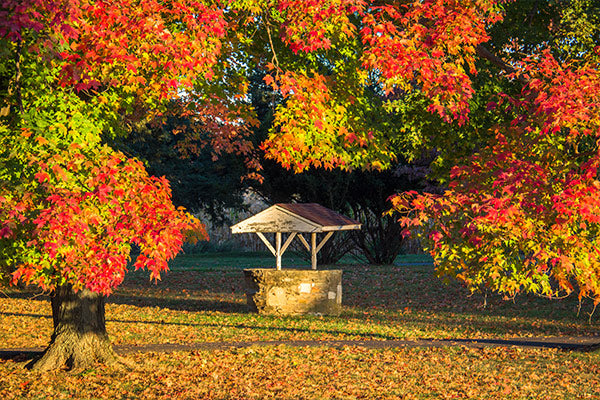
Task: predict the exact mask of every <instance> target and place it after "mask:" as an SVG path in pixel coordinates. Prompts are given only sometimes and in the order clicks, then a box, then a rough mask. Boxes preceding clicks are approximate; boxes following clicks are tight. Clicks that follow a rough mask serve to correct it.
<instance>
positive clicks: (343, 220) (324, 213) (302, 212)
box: [275, 203, 360, 227]
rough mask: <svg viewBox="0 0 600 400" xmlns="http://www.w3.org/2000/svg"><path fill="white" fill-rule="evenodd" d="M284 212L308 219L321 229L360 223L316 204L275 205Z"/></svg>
mask: <svg viewBox="0 0 600 400" xmlns="http://www.w3.org/2000/svg"><path fill="white" fill-rule="evenodd" d="M275 205H276V206H278V207H281V208H283V209H285V210H288V211H290V212H292V213H294V214H296V215H299V216H301V217H303V218H306V219H308V220H309V221H312V222H314V223H316V224H319V225H321V226H323V227H327V226H338V227H342V226H349V225H352V226H353V225H359V226H360V222H358V221H355V220H353V219H351V218H348V217H346V216H344V215H341V214H338V213H337V212H335V211H333V210H331V209H329V208H327V207H323V206H322V205H320V204H317V203H277V204H275Z"/></svg>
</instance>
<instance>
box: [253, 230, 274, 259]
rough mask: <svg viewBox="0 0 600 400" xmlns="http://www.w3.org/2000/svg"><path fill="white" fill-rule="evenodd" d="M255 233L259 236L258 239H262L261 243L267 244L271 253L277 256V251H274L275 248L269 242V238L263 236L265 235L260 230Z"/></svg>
mask: <svg viewBox="0 0 600 400" xmlns="http://www.w3.org/2000/svg"><path fill="white" fill-rule="evenodd" d="M256 234H257V235H258V237H259V238H260V240H262V241H263V243H264V244H266V245H267V248H268V249H269V250H271V253H273V255H274V256H275V257H277V252H276V251H275V248H274V247H273V245H272V244H271V242H269V240H268V239H267V238H266V237H265V235H263V233H262V232H256Z"/></svg>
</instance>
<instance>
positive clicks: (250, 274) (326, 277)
mask: <svg viewBox="0 0 600 400" xmlns="http://www.w3.org/2000/svg"><path fill="white" fill-rule="evenodd" d="M244 275H245V278H246V297H247V299H248V305H249V306H250V307H251V308H252V309H253V310H254V311H257V312H258V313H260V314H277V315H299V314H311V313H313V314H317V313H319V314H327V315H338V314H339V313H340V312H341V310H342V271H341V270H321V271H319V270H306V269H284V270H276V269H266V268H254V269H245V270H244Z"/></svg>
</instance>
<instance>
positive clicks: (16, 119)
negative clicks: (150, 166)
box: [0, 0, 600, 368]
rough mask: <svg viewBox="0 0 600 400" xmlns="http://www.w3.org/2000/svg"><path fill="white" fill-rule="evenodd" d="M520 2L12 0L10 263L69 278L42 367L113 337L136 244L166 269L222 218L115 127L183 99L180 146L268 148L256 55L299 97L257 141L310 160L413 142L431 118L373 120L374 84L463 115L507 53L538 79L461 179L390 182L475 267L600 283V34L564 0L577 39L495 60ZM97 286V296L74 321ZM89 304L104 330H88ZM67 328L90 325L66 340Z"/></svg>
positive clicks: (452, 261)
mask: <svg viewBox="0 0 600 400" xmlns="http://www.w3.org/2000/svg"><path fill="white" fill-rule="evenodd" d="M507 3H510V1H508V0H507V1H503V0H425V1H421V0H415V1H410V0H406V1H390V2H385V1H363V0H326V1H322V0H321V1H316V0H308V1H300V0H229V1H226V0H223V1H215V2H206V3H205V2H202V1H196V0H183V1H158V0H135V1H134V0H124V1H123V0H122V1H118V2H117V1H114V0H105V1H93V0H51V1H42V0H25V1H17V0H3V2H2V6H1V7H0V40H1V44H2V46H1V47H0V48H1V49H2V50H0V51H1V52H2V58H1V60H2V61H1V63H0V75H1V76H2V85H3V86H2V96H1V98H0V101H1V102H2V104H0V106H1V109H2V113H1V114H2V116H1V118H2V119H1V121H0V133H1V134H2V150H1V154H2V157H1V158H0V163H1V166H2V169H1V170H0V173H1V174H2V182H1V183H0V204H1V205H2V206H1V207H0V213H1V216H2V219H1V224H2V225H1V226H0V240H2V249H1V250H0V251H1V252H2V253H0V254H1V257H0V258H1V259H2V261H1V262H2V272H1V273H2V276H3V278H5V279H11V280H12V281H13V282H16V281H21V282H25V283H29V284H35V285H38V286H40V287H41V288H42V289H44V290H47V291H51V293H52V294H53V295H52V303H53V311H54V313H55V314H54V316H55V318H54V321H55V333H54V335H53V339H52V342H51V346H50V347H49V349H48V351H47V352H46V355H45V356H44V357H45V358H44V359H42V360H41V361H40V362H39V363H38V364H36V365H37V367H39V368H53V367H56V366H57V365H61V364H63V363H66V364H69V365H74V366H81V365H85V364H86V363H87V362H90V359H93V358H95V357H87V356H86V355H85V354H84V353H85V351H80V350H82V349H84V348H85V346H89V347H90V348H92V349H94V350H93V351H90V352H89V353H90V354H96V356H97V357H96V358H98V359H100V360H109V359H111V358H113V355H112V354H111V351H110V346H109V345H107V343H108V341H107V338H106V334H105V329H104V324H103V308H102V307H103V306H102V302H101V301H102V295H105V294H108V293H110V291H111V290H112V288H114V287H115V286H116V285H118V284H119V283H120V282H121V281H122V277H123V274H124V273H125V265H126V261H127V260H128V257H129V252H130V250H131V245H132V244H133V245H135V246H137V247H139V251H140V255H139V256H138V258H137V261H136V266H137V267H146V268H148V269H149V270H150V271H151V276H152V277H155V278H156V277H158V276H159V274H160V272H161V271H164V270H165V268H166V260H168V259H169V258H171V257H172V256H173V255H174V254H175V253H176V252H177V250H178V249H179V247H180V245H181V242H182V240H183V238H184V236H185V232H187V231H190V230H192V231H194V230H195V231H196V232H197V234H198V235H199V236H200V237H203V236H205V235H204V232H202V229H201V228H200V226H199V223H198V221H195V220H194V219H193V218H191V217H189V215H187V214H185V212H184V211H183V210H181V209H177V208H175V207H174V206H173V205H172V203H171V200H170V193H169V189H168V184H167V182H166V181H165V180H164V179H159V178H153V177H150V176H148V175H147V173H146V172H145V171H144V169H143V167H142V166H141V164H139V163H138V162H137V161H135V160H130V159H128V158H127V157H126V156H124V155H123V154H121V153H119V152H117V151H114V150H112V149H110V148H109V147H107V146H106V145H104V144H103V138H104V137H107V136H108V137H112V136H115V135H119V134H121V135H123V134H126V133H127V131H128V130H129V129H130V128H131V127H133V126H135V125H136V124H138V123H140V122H142V123H143V122H148V121H152V120H154V121H160V120H161V119H164V118H165V115H167V114H168V113H169V112H171V111H173V110H176V113H178V114H180V115H184V116H186V117H189V118H190V120H192V121H193V123H192V124H190V125H189V127H192V128H193V129H183V130H182V133H183V134H185V135H186V138H189V140H187V143H186V141H183V142H184V143H185V144H186V145H185V146H182V148H181V151H182V152H184V153H185V152H194V151H198V149H199V148H202V146H206V145H207V144H210V145H211V146H212V148H213V150H214V153H215V156H217V155H218V154H219V153H222V152H238V153H241V154H245V155H247V158H248V163H249V164H253V163H254V160H253V159H252V151H251V150H250V145H251V143H250V142H249V141H248V138H247V135H248V133H249V131H250V129H249V126H250V125H251V124H253V123H255V121H253V116H252V112H251V111H252V110H251V109H250V108H249V107H248V104H247V93H246V92H247V88H248V81H247V75H248V71H250V70H252V69H253V68H255V67H259V68H263V69H264V70H267V71H269V75H268V77H267V78H265V82H266V83H267V84H269V85H271V86H272V88H273V89H274V90H276V91H277V92H278V93H279V95H280V96H281V98H282V102H281V104H279V105H278V106H277V108H276V110H275V113H274V120H273V121H274V122H273V127H272V128H271V130H270V133H269V137H268V138H267V140H266V141H265V142H263V143H262V145H261V148H262V149H263V150H265V151H266V154H267V156H269V157H271V158H273V159H276V160H277V161H279V162H280V163H282V164H283V165H284V166H287V167H290V168H293V169H294V170H296V171H302V170H304V169H307V168H310V167H325V168H332V167H341V168H349V169H350V168H357V167H364V168H375V169H378V168H384V167H386V166H389V165H391V164H392V163H393V162H394V160H396V159H397V157H398V154H399V152H400V150H399V149H401V148H402V147H403V146H406V144H407V143H408V144H409V147H410V146H412V147H410V148H409V149H408V150H407V151H406V152H407V153H408V155H409V156H410V154H411V152H414V151H416V150H418V149H419V148H420V147H421V146H419V144H418V143H417V142H419V141H421V142H423V141H427V140H430V139H429V138H425V136H426V135H424V134H423V131H422V130H421V127H422V126H420V125H419V124H418V123H416V124H408V123H407V124H406V126H405V127H404V128H402V129H400V130H399V131H398V130H395V129H390V126H389V125H386V123H385V121H384V122H383V123H379V124H374V123H373V118H374V117H375V116H376V115H377V114H378V113H379V112H380V109H376V110H374V108H373V107H370V106H369V104H370V102H371V100H372V98H373V97H372V93H373V92H376V93H378V94H379V96H380V98H382V99H385V102H384V104H383V106H382V107H384V109H385V110H386V111H387V112H390V113H398V114H400V115H406V114H407V109H409V108H410V107H413V106H416V107H417V108H419V109H420V110H421V113H420V114H419V115H427V117H425V118H430V119H431V118H434V119H433V120H434V121H436V122H435V123H436V124H443V125H445V126H448V127H451V129H449V130H448V131H449V132H451V133H453V134H455V135H456V132H460V130H461V129H463V128H464V129H467V127H469V126H470V125H469V124H471V122H470V121H471V119H470V114H469V112H470V109H471V107H472V106H473V102H474V99H475V96H477V95H478V92H477V91H476V90H475V89H477V87H476V85H475V81H474V79H475V77H476V74H477V72H478V71H479V70H478V67H477V63H478V56H483V57H484V58H486V59H487V60H489V61H491V63H492V64H501V65H503V69H504V70H505V71H506V72H509V73H510V74H509V76H508V77H509V78H510V77H512V79H513V80H515V81H519V82H522V83H523V84H524V85H525V86H524V87H525V89H524V91H523V93H522V95H520V96H515V95H514V94H512V95H511V94H510V93H509V94H507V95H505V96H501V97H500V98H499V99H500V101H497V102H496V103H497V104H496V105H495V106H493V107H492V111H493V112H495V113H499V114H502V113H504V114H508V115H511V116H512V119H511V118H506V117H503V118H498V119H499V123H498V124H497V126H496V127H495V128H492V130H491V131H488V132H487V133H486V134H482V135H480V136H479V141H478V143H477V148H473V149H472V154H470V157H469V159H468V162H465V161H463V162H460V163H457V167H456V168H455V169H454V172H453V173H452V176H451V182H450V187H451V190H450V191H448V192H447V193H446V194H445V195H443V196H440V197H436V196H433V195H417V196H416V197H415V198H413V199H409V198H406V197H397V198H396V200H395V202H396V203H395V204H396V206H397V208H398V209H400V210H402V211H403V212H414V211H415V210H416V212H417V214H418V215H417V216H416V217H414V216H411V218H410V219H406V220H405V224H414V225H418V230H420V232H422V237H423V239H424V241H425V243H426V244H427V243H430V245H431V249H432V250H433V251H434V255H435V256H436V261H437V262H438V264H439V265H440V271H442V272H443V271H448V272H450V273H451V274H452V275H457V276H459V277H461V278H462V279H464V280H465V282H467V283H468V284H469V285H471V287H478V286H480V285H482V284H484V285H488V286H491V287H492V288H494V289H496V290H500V291H504V292H507V293H509V294H512V293H516V292H517V291H519V290H523V289H527V290H533V291H537V292H541V293H546V294H550V293H552V290H551V289H550V288H551V287H552V285H551V283H552V282H554V281H556V282H557V283H558V285H559V287H561V288H563V289H566V290H571V287H572V286H573V285H574V284H575V285H577V287H578V289H579V293H580V295H582V296H585V295H590V296H593V297H595V298H599V297H598V293H599V287H598V279H597V274H598V265H600V264H598V262H597V261H596V260H597V256H595V254H596V253H597V248H596V239H595V236H594V233H593V232H595V229H596V228H595V227H596V225H595V224H596V223H597V211H596V210H597V204H596V202H595V200H594V199H595V198H597V197H596V191H597V190H598V189H597V186H598V184H597V181H596V175H595V174H596V164H597V149H596V147H595V146H596V145H595V140H594V137H595V136H596V135H597V134H598V121H599V120H600V119H599V118H598V104H599V103H600V102H599V101H598V98H597V96H598V93H600V91H599V90H598V82H599V80H598V68H597V60H598V58H597V56H598V50H597V48H596V49H594V48H593V46H595V45H596V44H595V42H594V40H592V41H591V44H589V41H586V40H587V39H586V36H585V35H583V36H581V35H580V36H573V32H574V31H573V29H570V28H569V29H567V28H568V27H569V26H573V24H574V23H573V21H574V19H573V16H572V14H567V13H566V12H564V13H563V14H561V15H563V19H564V20H565V21H567V20H568V21H571V22H569V23H563V24H562V25H560V26H561V29H562V28H564V27H567V28H565V29H564V30H563V34H562V38H563V39H564V40H563V41H562V42H560V43H559V44H560V46H559V47H560V48H566V50H564V51H562V52H552V51H546V52H544V51H542V50H543V49H544V48H547V47H548V46H550V49H551V50H552V49H553V47H552V46H553V44H552V43H550V44H548V43H542V44H540V45H538V46H534V48H532V49H529V51H528V52H527V57H521V58H520V59H518V58H516V59H515V60H513V63H512V64H508V63H504V62H502V60H498V59H497V58H495V56H494V55H493V54H489V52H486V49H485V48H483V47H482V46H481V44H482V43H484V42H486V41H488V40H489V39H490V36H489V34H488V30H489V29H490V28H491V27H493V26H494V24H495V23H497V22H498V21H500V20H501V19H502V7H503V6H504V5H505V4H507ZM576 3H577V4H579V3H580V1H579V0H572V1H570V2H569V4H576ZM566 9H567V8H565V10H566ZM573 9H575V8H573V7H571V8H570V10H573ZM569 18H570V19H569ZM589 27H590V28H589V29H591V30H592V31H593V29H594V28H593V27H594V24H591V25H589ZM559 36H560V35H559ZM588 36H589V35H588ZM592 37H594V36H593V35H592ZM584 39H586V40H584ZM573 43H576V44H577V45H586V46H587V47H586V46H584V47H581V46H580V47H577V46H575V45H573ZM555 47H556V46H555ZM570 47H571V48H572V49H573V51H569V48H570ZM576 47H577V48H576ZM582 48H583V49H584V50H582ZM513 53H514V54H515V55H516V54H521V52H519V51H516V50H514V51H513ZM559 53H560V54H559ZM582 82H583V83H582ZM507 120H508V123H506V121H507ZM458 136H459V137H458V138H455V142H456V141H458V142H460V135H458ZM199 138H201V139H202V140H200V142H199V143H198V140H197V139H199ZM484 139H489V141H488V142H486V141H485V140H484ZM415 143H416V144H415ZM441 150H443V149H441ZM413 155H414V154H413ZM450 159H452V158H450ZM465 218H466V220H465ZM425 222H426V223H425ZM428 240H429V241H430V242H427V241H428ZM517 242H519V244H518V245H516V246H515V243H517ZM450 249H452V250H450ZM507 249H508V250H507ZM484 253H485V254H484ZM475 254H478V256H475ZM482 255H483V257H482ZM485 256H488V257H489V258H488V259H485ZM498 266H500V267H501V268H500V269H498ZM551 280H552V282H551ZM97 299H99V300H98V301H100V302H97V303H96V302H95V301H96V300H97ZM88 300H89V301H91V303H88V305H87V306H85V307H83V308H82V305H83V304H84V303H85V301H88ZM92 300H93V301H92ZM67 303H69V304H70V305H69V306H67ZM92 303H93V304H95V305H94V306H93V307H92V306H91V304H92ZM74 304H78V305H79V306H80V308H79V309H78V311H76V312H72V311H69V310H73V309H72V308H69V307H70V306H72V305H74ZM86 307H87V309H88V311H89V310H90V309H91V308H94V307H95V311H94V312H92V313H91V314H93V315H95V316H98V315H99V316H101V317H100V318H99V319H98V320H97V321H96V322H94V323H92V322H91V318H87V317H86V318H87V319H86V318H84V320H85V321H84V322H83V325H84V326H83V327H82V326H79V327H77V326H76V323H75V322H74V321H75V320H76V319H78V318H76V317H80V316H82V315H84V314H83V311H84V309H86ZM90 307H91V308H90ZM86 315H87V314H86ZM92 326H94V328H93V329H89V330H87V331H89V332H94V335H92V336H93V337H94V339H90V338H89V337H87V336H86V335H82V334H81V333H82V332H86V330H85V329H84V327H85V328H86V329H87V328H90V327H92ZM69 335H70V337H71V339H72V338H73V337H76V338H77V340H70V339H69V340H62V342H61V338H67V337H69ZM78 335H79V336H78ZM86 341H87V343H86ZM74 342H75V343H76V344H75V345H74V344H73V343H74ZM101 349H104V350H101Z"/></svg>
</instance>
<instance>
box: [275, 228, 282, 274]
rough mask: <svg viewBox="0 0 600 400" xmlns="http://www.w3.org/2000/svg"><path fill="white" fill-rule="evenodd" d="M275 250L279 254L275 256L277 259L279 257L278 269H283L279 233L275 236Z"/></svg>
mask: <svg viewBox="0 0 600 400" xmlns="http://www.w3.org/2000/svg"><path fill="white" fill-rule="evenodd" d="M275 249H276V251H277V254H276V255H275V257H277V269H278V270H279V269H281V232H277V233H276V234H275Z"/></svg>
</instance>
